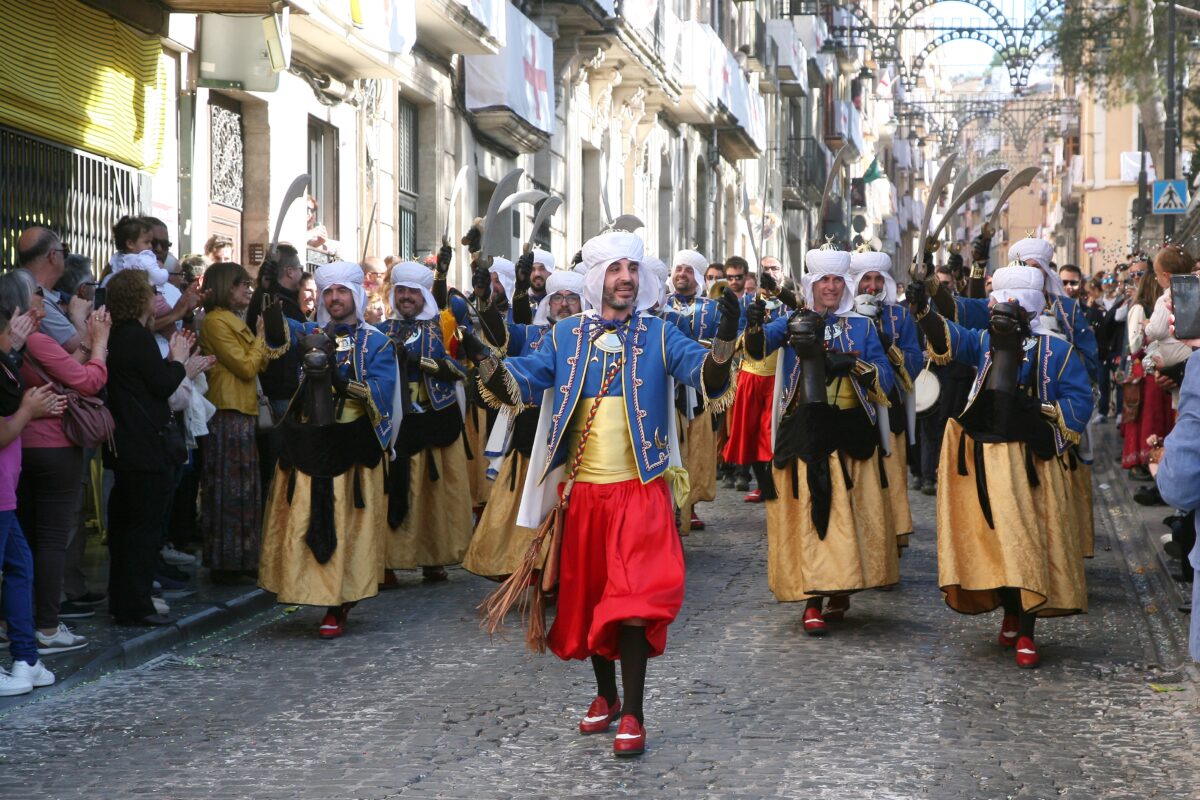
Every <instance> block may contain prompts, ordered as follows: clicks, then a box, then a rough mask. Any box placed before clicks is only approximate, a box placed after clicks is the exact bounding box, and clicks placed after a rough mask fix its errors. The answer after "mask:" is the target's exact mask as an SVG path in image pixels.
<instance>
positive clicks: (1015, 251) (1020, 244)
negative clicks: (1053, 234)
mask: <svg viewBox="0 0 1200 800" xmlns="http://www.w3.org/2000/svg"><path fill="white" fill-rule="evenodd" d="M1053 259H1054V245H1052V244H1050V243H1049V242H1047V241H1046V240H1045V239H1034V238H1028V239H1018V240H1017V241H1016V242H1013V246H1012V247H1010V248H1008V260H1009V261H1019V262H1021V263H1022V264H1024V263H1025V262H1026V261H1032V262H1034V263H1036V264H1037V265H1038V267H1039V268H1041V270H1042V274H1044V275H1045V276H1046V283H1045V289H1046V292H1047V293H1048V294H1051V295H1054V296H1055V297H1059V296H1062V295H1063V294H1065V293H1066V292H1065V291H1064V290H1063V285H1062V279H1061V278H1059V277H1058V273H1056V272H1055V271H1054V270H1052V269H1051V268H1050V262H1051V261H1052V260H1053ZM993 280H995V279H994V278H993Z"/></svg>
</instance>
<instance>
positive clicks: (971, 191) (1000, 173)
mask: <svg viewBox="0 0 1200 800" xmlns="http://www.w3.org/2000/svg"><path fill="white" fill-rule="evenodd" d="M1006 174H1008V170H1007V169H1003V168H998V169H992V170H988V171H987V172H985V173H983V174H982V175H980V176H979V177H978V178H976V179H975V180H973V181H971V183H969V184H967V188H965V189H963V190H962V191H961V192H960V193H959V195H958V197H955V198H954V199H953V200H951V201H950V205H949V206H947V207H946V214H945V216H943V217H942V219H941V221H940V222H939V223H938V225H937V227H936V228H934V229H933V232H932V233H930V234H929V236H930V238H933V239H936V238H937V237H938V234H940V233H941V232H942V229H943V228H945V227H946V225H948V224H949V223H950V220H951V219H953V217H954V215H955V214H957V213H958V210H959V209H960V208H962V207H963V206H965V205H966V204H967V201H968V200H970V199H971V198H972V197H974V196H975V195H977V194H982V193H983V192H986V191H988V190H990V189H991V188H992V187H993V186H995V185H996V184H997V183H999V182H1000V179H1001V178H1003V177H1004V176H1005V175H1006Z"/></svg>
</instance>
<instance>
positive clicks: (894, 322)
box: [883, 304, 925, 382]
mask: <svg viewBox="0 0 1200 800" xmlns="http://www.w3.org/2000/svg"><path fill="white" fill-rule="evenodd" d="M883 330H884V332H886V333H887V335H888V336H890V337H891V338H892V344H894V345H895V346H896V347H898V348H899V349H900V353H901V354H902V355H903V356H904V371H905V372H907V373H908V380H909V381H910V382H911V381H915V380H916V379H917V374H918V373H920V371H921V369H922V368H923V367H924V366H925V351H923V350H922V349H921V342H920V340H919V339H918V338H917V323H916V321H915V320H914V319H913V318H912V314H910V313H908V309H907V308H905V307H904V306H902V305H898V304H892V305H887V306H884V307H883ZM896 366H897V365H895V364H893V365H892V369H893V370H894V369H895V368H896Z"/></svg>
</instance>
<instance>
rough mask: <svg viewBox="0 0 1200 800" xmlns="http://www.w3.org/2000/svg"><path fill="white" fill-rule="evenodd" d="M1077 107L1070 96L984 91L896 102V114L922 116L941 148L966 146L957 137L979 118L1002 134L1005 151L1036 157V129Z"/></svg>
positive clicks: (1076, 103)
mask: <svg viewBox="0 0 1200 800" xmlns="http://www.w3.org/2000/svg"><path fill="white" fill-rule="evenodd" d="M1078 108H1079V102H1078V101H1077V100H1075V99H1073V98H1063V97H1051V96H1043V97H1013V96H1010V95H995V96H986V95H985V96H972V97H962V98H955V99H951V100H922V101H911V102H906V103H898V104H897V109H898V112H897V115H898V116H899V115H901V114H903V115H904V116H905V117H906V118H910V119H915V118H923V119H924V120H925V126H926V130H927V131H928V133H929V135H931V136H935V137H937V138H938V139H939V141H940V144H941V145H942V147H943V148H944V149H948V148H951V147H954V146H955V145H956V144H957V145H958V146H959V148H960V149H966V148H965V146H964V145H965V143H963V142H959V141H958V139H960V138H961V137H962V134H963V133H964V132H965V131H966V129H967V127H968V126H969V125H970V124H971V123H973V122H976V121H979V122H981V123H982V124H983V127H984V128H985V129H988V130H990V131H992V132H996V133H1000V134H1002V135H1003V137H1004V142H1003V149H1004V152H1005V153H1006V154H1010V155H1012V154H1021V153H1029V152H1032V153H1034V154H1035V155H1034V156H1033V158H1034V159H1035V160H1036V157H1037V156H1036V154H1037V153H1038V152H1039V151H1040V150H1041V147H1040V145H1039V142H1038V136H1037V134H1038V132H1039V131H1042V130H1044V129H1045V127H1046V123H1047V122H1049V121H1052V120H1056V119H1060V118H1063V117H1069V116H1071V115H1073V114H1077V113H1078ZM1057 129H1058V127H1057V126H1055V130H1056V131H1057ZM1056 135H1057V134H1056ZM973 166H974V165H973Z"/></svg>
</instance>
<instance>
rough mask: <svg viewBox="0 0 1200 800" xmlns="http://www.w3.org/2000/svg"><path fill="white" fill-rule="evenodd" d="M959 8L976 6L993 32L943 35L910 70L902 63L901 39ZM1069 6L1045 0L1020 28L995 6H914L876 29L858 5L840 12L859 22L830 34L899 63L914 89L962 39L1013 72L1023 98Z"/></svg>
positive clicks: (983, 0) (964, 30) (928, 2)
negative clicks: (932, 11) (931, 13)
mask: <svg viewBox="0 0 1200 800" xmlns="http://www.w3.org/2000/svg"><path fill="white" fill-rule="evenodd" d="M947 2H954V3H958V4H965V5H970V6H974V7H975V8H977V9H979V10H980V11H982V12H983V13H984V14H986V15H987V16H988V18H990V19H991V21H992V23H993V27H991V28H971V27H966V26H962V27H957V28H948V29H946V30H945V31H944V32H943V33H940V34H939V35H938V36H936V37H935V38H934V39H932V40H931V41H930V42H929V43H927V44H926V45H925V46H924V47H923V48H921V50H920V51H919V52H918V53H917V54H916V55H915V56H914V57H913V60H912V63H911V64H906V63H905V62H904V59H903V58H902V57H901V55H900V54H901V53H902V52H903V48H902V47H901V37H902V36H903V35H904V34H905V33H906V32H909V31H912V30H914V29H916V28H918V27H920V26H918V25H916V24H914V20H915V19H916V17H917V15H918V14H920V13H921V12H923V11H925V10H927V9H929V8H931V7H933V6H935V5H938V4H940V3H947ZM1065 5H1066V0H1044V1H1043V2H1042V4H1041V5H1039V6H1038V7H1037V8H1035V9H1034V10H1033V11H1032V12H1031V13H1030V15H1029V17H1028V19H1027V20H1026V21H1025V24H1024V25H1023V26H1021V27H1016V26H1014V25H1013V23H1012V22H1010V21H1009V19H1008V17H1007V16H1005V14H1004V12H1003V11H1001V10H1000V8H999V7H998V6H997V5H996V4H995V3H993V2H991V0H913V2H911V3H903V4H900V5H899V6H898V9H899V10H898V11H897V12H896V14H895V16H893V17H892V19H891V20H889V21H888V22H887V23H885V24H876V23H875V22H873V21H872V20H871V18H870V16H869V15H868V14H867V13H866V11H864V10H863V9H862V7H861V6H859V5H858V4H857V3H851V4H849V5H846V6H842V7H841V8H842V9H843V10H844V11H845V12H846V13H848V14H849V15H850V16H851V17H852V18H853V20H854V22H853V24H852V25H848V26H842V27H839V26H833V27H832V28H831V29H830V33H831V34H832V35H834V36H844V37H846V39H847V40H852V39H859V40H865V41H866V44H867V45H868V46H869V49H870V50H871V52H872V53H873V55H874V57H875V59H876V60H877V61H879V62H881V63H894V64H896V66H897V71H898V73H899V75H900V78H901V80H902V81H903V82H904V85H905V86H906V87H907V88H909V89H912V88H914V87H915V86H916V84H917V80H918V79H919V78H920V76H921V70H922V68H923V67H924V66H925V62H926V61H927V60H928V59H929V56H930V55H931V54H932V53H933V52H934V51H935V50H937V49H938V48H939V47H941V46H942V45H944V44H947V43H948V42H953V41H956V40H961V39H968V40H971V41H977V42H979V43H980V44H986V45H987V46H988V47H991V48H992V49H993V50H995V51H996V53H998V54H999V56H1000V59H1001V60H1002V61H1003V62H1004V68H1005V70H1006V71H1007V72H1008V81H1009V84H1010V85H1011V86H1012V88H1013V89H1014V90H1016V91H1017V92H1018V93H1019V92H1020V91H1021V90H1022V89H1024V88H1025V87H1026V86H1027V85H1028V84H1029V76H1030V74H1031V73H1032V71H1033V66H1034V64H1035V63H1036V62H1037V60H1038V58H1040V57H1041V56H1042V55H1044V54H1045V53H1046V52H1047V51H1048V50H1049V49H1050V48H1051V47H1052V46H1053V44H1054V41H1055V34H1054V31H1053V29H1052V27H1051V22H1052V18H1053V17H1054V15H1056V14H1057V13H1058V12H1060V11H1061V10H1062V8H1063V7H1064V6H1065Z"/></svg>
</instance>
